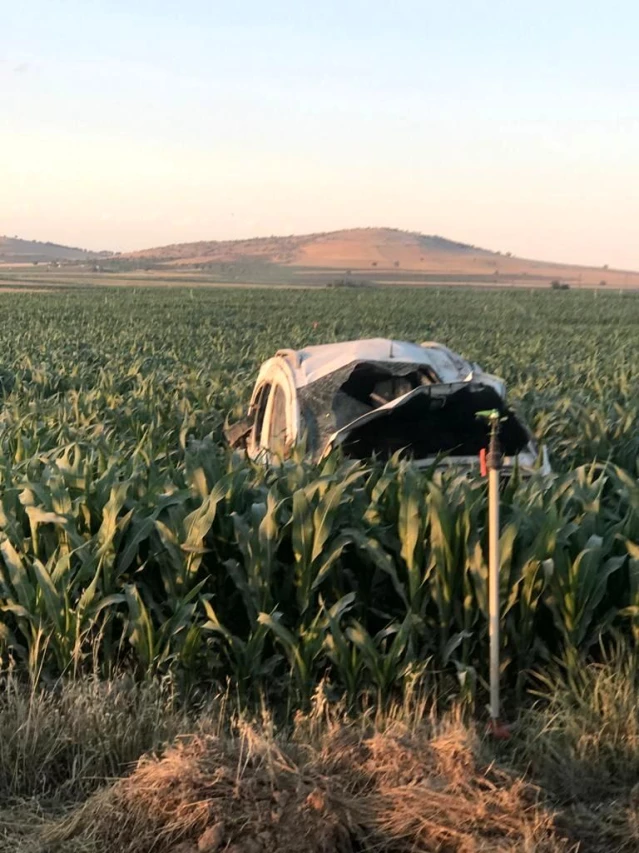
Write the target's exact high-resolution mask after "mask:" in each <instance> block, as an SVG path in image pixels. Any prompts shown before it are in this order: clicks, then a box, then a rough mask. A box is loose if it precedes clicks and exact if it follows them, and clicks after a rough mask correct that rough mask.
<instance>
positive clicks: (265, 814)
mask: <svg viewBox="0 0 639 853" xmlns="http://www.w3.org/2000/svg"><path fill="white" fill-rule="evenodd" d="M480 754H481V749H480V745H479V743H478V741H477V739H476V737H475V736H474V734H473V733H472V731H471V730H469V729H468V728H466V727H464V726H463V725H462V724H461V723H458V722H457V723H452V724H450V725H448V726H443V727H440V728H439V729H438V730H432V729H431V728H427V727H424V729H423V730H418V731H415V732H410V731H408V730H407V729H401V727H399V726H395V727H394V728H393V729H390V730H388V731H386V732H368V733H367V732H365V731H362V730H358V729H356V728H355V727H350V726H348V725H346V724H342V725H333V726H330V727H329V729H328V731H327V733H326V734H325V736H324V740H323V742H322V743H317V744H315V745H309V744H308V743H307V744H305V745H304V746H303V747H302V746H299V745H295V744H292V743H290V742H289V743H279V742H277V741H276V739H275V738H273V737H272V736H271V735H270V734H265V733H263V732H261V731H258V730H257V729H255V728H254V727H251V726H247V725H243V726H242V727H241V730H240V732H239V734H238V736H237V737H235V738H232V739H231V738H227V739H221V738H215V737H199V738H193V739H191V740H189V741H183V742H180V743H178V744H177V745H176V746H174V747H172V748H171V749H170V750H168V751H167V752H166V754H165V755H164V757H163V758H160V759H154V758H145V759H143V760H142V761H140V762H139V764H138V766H137V769H136V770H135V771H134V772H133V774H132V775H131V776H130V777H128V778H127V779H122V780H119V781H117V782H116V783H115V784H113V785H112V786H111V787H110V788H107V789H105V790H103V791H102V792H99V793H98V794H96V795H94V796H93V797H92V798H91V799H90V800H89V801H88V802H87V803H86V804H85V805H84V806H82V807H81V808H80V809H79V810H77V811H76V812H74V813H72V814H71V815H70V816H69V817H68V818H67V819H66V820H64V821H62V822H60V823H58V824H56V825H55V826H54V827H53V828H51V829H49V830H48V831H47V832H46V833H45V836H44V849H46V850H47V851H52V850H62V849H63V850H65V851H66V850H69V849H74V845H76V844H79V846H80V847H81V849H83V850H100V851H101V853H111V851H113V853H115V851H117V853H133V851H135V853H147V851H148V853H151V851H153V853H178V851H179V853H195V851H198V853H215V851H218V850H220V851H229V853H231V851H232V853H276V851H277V853H338V851H344V853H351V851H353V850H372V849H375V850H376V851H389V853H390V851H392V853H408V851H411V853H412V851H442V853H444V851H445V853H479V851H491V853H494V851H504V853H506V851H509V852H510V851H512V853H515V851H517V853H520V851H529V852H530V853H532V851H537V853H559V851H567V850H569V846H568V845H567V843H566V842H565V841H563V840H562V839H561V838H560V837H559V836H558V834H557V833H556V831H555V828H554V820H553V815H552V814H549V813H548V812H547V811H545V810H544V809H543V807H542V806H541V805H540V803H539V798H538V794H537V790H536V789H535V788H533V787H532V786H530V785H528V784H527V783H525V782H523V781H522V780H520V779H518V778H516V777H514V776H512V775H511V774H509V773H507V772H505V771H503V770H500V769H498V768H497V767H495V766H494V765H490V764H488V765H486V764H485V763H484V762H482V760H481V757H480Z"/></svg>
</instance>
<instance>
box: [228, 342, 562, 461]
mask: <svg viewBox="0 0 639 853" xmlns="http://www.w3.org/2000/svg"><path fill="white" fill-rule="evenodd" d="M488 408H491V409H493V408H498V409H499V410H500V411H501V412H502V416H503V419H504V422H503V424H502V429H501V432H502V446H503V450H504V467H505V468H506V469H512V468H514V467H515V466H517V467H518V468H519V469H520V470H521V471H522V472H523V473H526V472H531V471H532V470H535V469H539V468H540V469H541V470H542V472H545V473H549V472H550V465H549V462H548V458H547V454H546V452H545V449H544V450H542V451H541V452H540V450H539V448H538V447H537V444H536V442H535V440H534V438H533V436H532V434H531V433H530V431H529V430H528V428H527V427H526V426H525V425H524V424H522V423H521V421H520V420H519V419H518V418H517V417H516V416H515V415H514V413H513V412H512V411H511V410H510V409H509V408H508V407H507V406H506V387H505V384H504V382H503V380H502V379H500V378H498V377H496V376H493V375H491V374H488V373H485V372H484V371H483V370H482V369H481V368H480V367H479V366H478V365H477V364H471V363H470V362H468V361H466V360H465V359H464V358H462V357H461V356H460V355H458V354H457V353H454V352H452V351H451V350H450V349H448V347H446V346H444V345H442V344H438V343H434V342H426V343H423V344H414V343H407V342H405V341H394V340H388V339H385V338H373V339H368V340H358V341H346V342H344V343H331V344H324V345H319V346H309V347H306V348H305V349H302V350H280V351H279V352H277V353H276V355H275V356H274V357H273V358H270V359H269V360H268V361H266V362H264V364H263V365H262V367H261V369H260V371H259V374H258V377H257V381H256V383H255V388H254V391H253V394H252V397H251V403H250V406H249V411H248V417H247V419H246V420H245V421H243V422H242V423H241V424H239V425H237V426H236V427H232V428H230V429H229V430H228V433H227V435H228V437H229V440H230V442H231V444H234V445H235V446H240V445H241V446H243V447H245V449H246V452H247V454H248V455H249V456H250V457H251V458H254V459H256V458H264V459H266V460H268V461H276V460H277V459H279V458H282V456H285V455H286V453H287V452H288V450H289V449H290V448H291V447H292V446H293V445H295V444H296V443H297V442H299V441H300V440H301V439H302V437H305V440H306V442H307V449H308V452H309V455H310V456H312V457H313V458H315V459H319V458H321V457H322V456H324V455H325V454H326V453H329V452H330V450H331V449H332V448H334V447H338V446H341V447H342V449H343V450H344V452H345V453H346V455H349V456H354V457H355V458H368V457H369V456H373V455H381V456H389V455H391V454H392V453H395V452H397V451H402V450H403V451H404V452H406V453H407V454H408V455H410V456H412V457H413V458H414V460H415V462H416V463H417V464H419V465H420V466H432V465H434V464H437V465H438V466H442V467H445V466H461V467H464V468H469V467H475V466H477V465H479V453H480V451H481V449H482V448H485V447H486V446H487V437H488V426H487V424H486V422H485V421H483V420H482V419H481V418H479V417H477V411H479V410H484V409H488Z"/></svg>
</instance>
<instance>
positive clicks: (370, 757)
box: [0, 283, 639, 853]
mask: <svg viewBox="0 0 639 853" xmlns="http://www.w3.org/2000/svg"><path fill="white" fill-rule="evenodd" d="M0 305H1V307H2V312H3V323H2V326H1V327H0V397H1V410H0V662H1V667H2V671H1V678H2V694H1V697H0V733H2V737H0V794H1V795H2V799H3V804H6V805H3V806H0V850H3V849H7V850H9V849H11V850H13V851H22V850H24V851H25V853H26V851H27V850H29V851H32V850H34V849H39V850H47V851H49V850H54V849H60V850H65V851H67V850H83V851H93V852H94V853H97V851H101V853H105V851H108V853H111V851H115V850H118V851H123V850H129V849H130V850H136V851H151V850H154V851H157V850H160V851H162V853H165V851H166V853H168V851H173V850H177V849H180V850H182V849H183V848H182V847H180V848H177V847H175V844H177V843H178V842H181V841H182V840H183V839H189V840H196V839H197V838H198V837H200V838H204V837H205V835H206V833H207V832H208V833H209V835H208V836H207V837H209V838H210V837H213V836H214V835H215V833H216V832H217V835H218V836H220V838H221V839H222V841H220V843H224V844H226V843H231V841H233V842H235V841H236V840H237V839H238V838H239V839H246V838H249V837H250V838H253V839H255V838H258V828H259V827H263V826H264V825H266V826H267V827H270V829H269V830H268V831H269V832H270V833H271V835H270V836H269V835H268V833H267V836H264V833H263V832H262V830H261V829H260V832H262V834H261V835H259V838H260V839H261V840H260V841H259V844H258V846H257V847H256V846H255V843H254V844H253V846H252V847H251V846H250V845H249V841H246V845H247V846H246V847H243V846H242V844H240V848H239V849H242V850H244V849H246V850H249V849H250V850H258V849H259V850H260V851H268V853H270V851H271V850H275V849H278V850H286V851H288V850H293V849H294V850H298V849H304V850H308V851H318V853H319V851H320V850H329V849H330V850H332V849H337V847H338V846H339V844H338V839H342V840H341V841H340V844H342V843H344V844H345V843H346V842H345V841H344V839H345V838H346V839H348V838H349V837H350V835H349V833H355V836H357V833H359V834H360V835H361V839H360V840H359V841H358V842H357V844H356V849H369V847H368V846H367V845H370V848H371V849H372V848H374V849H379V850H387V851H393V853H400V852H401V853H404V851H406V850H409V849H410V850H415V849H417V850H432V849H442V845H444V847H445V849H450V850H456V851H458V850H468V849H475V848H473V847H472V845H473V844H476V845H478V846H477V847H476V849H478V850H482V849H483V850H489V849H494V848H492V847H491V846H490V845H491V844H493V843H496V842H495V839H496V838H497V837H499V839H500V844H501V845H502V846H501V847H500V849H503V850H507V851H513V853H514V851H516V850H517V851H520V850H523V849H526V850H530V851H533V850H538V851H541V850H544V851H548V853H558V851H562V853H564V851H565V853H567V851H574V850H575V849H576V848H575V842H576V841H577V840H578V841H581V842H582V843H583V846H582V847H581V848H580V849H581V850H584V851H585V850H602V851H604V850H606V851H607V850H615V851H617V850H628V851H630V850H634V849H636V845H637V844H638V843H639V838H638V832H637V829H636V827H637V825H639V824H638V811H639V809H638V807H637V803H636V792H635V789H634V788H633V785H634V784H635V781H636V774H637V772H638V768H639V748H638V746H637V744H639V738H638V737H637V731H638V730H639V714H638V713H637V704H638V703H637V696H638V695H639V690H638V686H637V666H636V660H637V658H636V651H637V647H636V644H637V640H638V639H639V482H638V474H639V468H638V460H639V431H638V430H637V422H638V419H639V390H638V388H637V383H636V364H637V362H638V359H639V296H636V295H634V294H631V293H624V294H623V295H620V294H619V293H602V292H597V291H595V292H589V293H576V292H572V291H569V292H563V291H558V292H555V291H550V290H545V291H528V290H526V291H519V292H515V291H488V292H486V291H484V292H481V291H477V290H471V289H465V288H464V289H461V288H450V289H446V288H441V289H437V288H429V289H419V290H415V289H403V288H399V289H393V290H391V289H370V290H369V289H366V290H364V289H362V290H357V289H348V288H347V289H343V290H339V291H338V290H328V289H316V290H301V289H299V290H298V289H288V290H283V289H274V288H269V289H265V288H261V289H247V288H236V289H223V288H216V289H207V288H200V289H196V288H192V289H191V288H181V289H170V288H169V287H166V288H161V289H160V288H138V289H133V288H118V289H109V288H104V289H103V288H100V289H92V290H88V289H83V288H82V286H81V285H80V284H79V283H77V284H75V285H74V286H73V287H72V288H70V289H68V290H65V289H57V290H56V289H51V290H49V291H48V292H46V293H37V292H30V293H26V292H23V293H11V292H5V293H3V294H1V295H0ZM369 336H390V337H395V338H399V339H408V340H415V341H422V340H428V339H431V340H433V339H434V340H438V341H442V342H444V343H446V344H448V345H450V346H451V347H452V348H454V349H456V350H458V351H460V352H461V353H463V354H464V355H465V356H466V357H467V358H468V359H470V360H472V361H477V362H479V363H480V364H481V365H482V366H483V367H484V368H485V369H487V370H491V371H494V372H496V373H498V374H500V375H502V376H504V378H505V379H506V381H507V383H508V387H509V392H510V399H511V402H512V404H513V405H514V406H515V407H516V408H517V409H518V410H519V411H520V412H521V413H522V415H523V416H524V417H525V418H526V419H527V420H528V421H529V423H530V424H531V426H532V428H533V430H534V431H535V433H536V435H537V437H538V438H539V439H540V440H541V441H542V442H544V443H546V444H547V446H548V448H549V451H550V454H551V461H552V464H553V466H554V469H555V472H556V473H555V475H554V476H553V477H552V478H549V479H543V478H541V477H540V476H533V477H532V479H530V480H529V481H527V482H517V481H516V480H513V481H512V482H511V483H510V484H509V485H508V486H507V487H506V489H505V491H504V493H503V523H504V524H503V534H502V546H503V554H504V566H503V574H502V602H503V613H502V616H503V624H504V637H503V649H502V654H503V661H504V685H505V688H506V696H505V698H506V703H505V704H506V713H507V714H508V715H509V716H511V717H513V718H515V717H516V719H517V720H518V729H517V730H516V733H515V737H514V740H513V742H512V744H511V745H510V746H509V747H506V748H505V749H506V751H505V752H504V751H503V750H502V751H500V750H499V749H497V750H496V751H495V750H494V749H493V748H492V747H491V748H489V749H488V751H486V750H487V748H486V746H484V745H482V743H481V741H480V739H479V737H478V730H477V729H475V728H473V726H472V724H470V726H469V727H465V726H464V725H462V724H461V723H460V722H459V721H457V722H453V723H451V722H450V721H449V722H448V723H446V724H444V725H440V724H439V723H437V722H435V723H433V724H432V725H431V724H430V723H429V724H427V725H425V724H424V723H423V719H424V715H426V716H427V717H428V715H429V714H431V715H433V714H434V715H435V717H431V719H435V718H436V713H435V710H434V708H435V707H438V708H439V709H440V710H441V709H442V708H444V709H445V708H446V707H448V706H449V703H454V704H455V706H456V707H457V706H459V707H461V708H462V709H466V711H468V712H473V713H474V714H476V715H477V716H478V717H479V718H480V719H481V717H482V715H483V703H484V701H485V698H486V689H485V687H486V685H485V677H486V667H485V661H486V652H487V612H486V611H487V595H486V592H487V591H486V584H487V566H486V485H485V481H483V480H482V479H481V478H480V477H478V476H474V477H470V478H465V477H456V476H454V475H447V476H445V477H442V476H440V475H434V476H433V475H430V474H426V473H418V472H416V471H415V470H413V469H412V467H411V466H410V464H407V463H402V462H391V463H389V464H387V465H385V466H384V465H381V464H372V463H371V464H363V465H362V464H353V463H349V462H347V461H344V460H342V459H340V458H339V457H337V456H336V457H332V458H330V459H329V460H327V461H326V462H325V463H323V464H322V465H321V466H312V465H309V464H308V463H306V462H305V461H304V459H303V456H302V454H301V453H298V454H296V455H295V456H294V457H293V459H291V460H289V461H287V462H286V463H285V464H284V465H282V466H280V467H278V468H274V469H271V470H267V469H264V468H262V467H260V466H257V465H254V464H251V463H249V462H247V461H246V460H244V459H242V458H240V457H238V456H235V455H232V454H230V453H229V452H228V450H227V449H226V448H225V447H224V443H223V440H222V426H223V423H224V419H225V417H226V416H227V414H228V413H229V412H232V413H235V414H238V413H239V411H240V409H241V406H242V405H243V404H244V403H245V402H246V401H247V399H248V396H249V394H250V391H251V388H252V384H253V381H254V379H255V376H256V371H257V368H258V366H259V364H260V363H261V362H262V361H263V360H264V359H265V358H267V357H269V356H270V355H272V354H273V352H274V351H275V350H277V349H278V348H280V347H284V346H290V347H300V346H303V345H305V344H312V343H322V342H326V341H331V340H347V339H351V338H356V337H369ZM531 691H535V695H539V694H540V693H541V695H543V696H544V700H543V704H542V705H539V704H537V705H535V704H533V700H534V695H533V692H531ZM216 697H217V698H216ZM260 707H262V708H267V709H268V710H263V711H262V713H261V717H262V721H261V723H260V726H259V727H257V728H251V727H250V726H248V724H247V723H246V722H245V720H244V722H239V723H238V720H237V717H236V716H234V714H235V713H236V712H237V710H238V709H240V710H242V709H244V710H245V711H246V713H249V714H250V713H251V709H253V711H254V710H255V709H256V708H260ZM522 708H523V710H522ZM225 709H226V710H225ZM229 709H231V710H230V711H229ZM247 709H248V710H247ZM345 714H346V715H347V716H346V717H344V715H345ZM293 717H294V719H295V724H294V727H293V729H292V741H290V742H289V741H288V740H287V737H286V735H285V734H284V733H282V734H281V735H280V733H278V734H277V735H275V734H274V724H275V722H276V723H277V726H282V725H284V724H285V723H286V722H287V721H289V722H290V721H291V720H292V719H293ZM353 720H355V722H353ZM222 731H225V732H227V734H228V732H229V731H232V732H233V734H234V736H235V737H234V738H233V739H231V740H225V738H224V737H223V738H222V739H221V740H218V739H217V735H218V734H219V733H220V732H222ZM286 731H289V730H288V729H286ZM373 731H377V732H378V733H379V734H372V732H373ZM602 731H603V732H604V734H605V736H604V737H600V735H601V732H602ZM185 732H192V733H193V732H194V733H196V734H197V736H198V738H199V739H198V740H196V741H195V742H194V744H193V745H192V746H191V747H188V748H187V749H186V751H180V750H178V751H174V752H171V753H169V754H168V755H167V757H166V759H165V760H164V761H163V762H160V763H159V764H158V765H157V772H156V770H155V769H154V767H155V765H154V764H153V762H151V763H149V762H146V763H143V764H142V766H141V768H140V770H139V771H138V772H137V773H136V774H134V775H133V776H132V777H131V782H130V784H129V783H127V782H123V783H116V785H115V787H114V788H113V789H109V788H107V789H106V790H105V791H98V793H97V794H95V795H94V796H93V797H92V798H90V799H89V800H88V803H87V805H83V803H84V801H85V799H86V798H87V796H89V795H90V794H91V792H92V791H94V790H95V789H96V787H99V786H100V785H101V784H102V782H103V780H104V779H105V778H107V777H108V778H111V777H115V776H118V775H122V774H126V773H128V772H129V770H130V764H131V762H133V761H135V760H136V759H137V758H138V757H139V756H140V755H141V754H142V753H144V752H145V751H146V750H149V749H152V750H161V749H162V748H163V746H164V745H165V744H166V743H167V742H171V741H172V740H173V738H175V736H176V735H179V734H184V733H185ZM212 733H214V734H215V735H216V737H212ZM238 733H239V737H238ZM207 738H208V739H207ZM300 742H301V743H303V745H304V746H303V748H302V751H301V752H300V749H299V746H297V745H296V744H299V743H300ZM355 745H358V746H357V748H356V747H355ZM495 761H498V762H501V764H503V763H504V762H505V763H506V764H507V766H508V767H509V768H510V769H509V770H508V771H507V772H506V771H503V770H502V769H500V765H499V764H497V765H495V763H494V762H495ZM522 773H527V774H529V775H530V776H531V777H532V779H533V780H534V781H535V782H536V783H537V784H540V785H541V786H542V787H543V792H544V793H543V798H547V799H548V802H549V803H550V805H548V807H547V804H546V800H545V799H543V800H542V801H540V800H539V798H538V794H537V793H535V791H533V790H532V789H530V790H529V789H528V788H527V787H526V786H525V785H524V783H522V782H521V779H520V776H521V774H522ZM225 774H226V775H225ZM406 774H408V775H406ZM213 778H215V779H216V780H218V781H219V780H221V781H220V785H222V788H219V787H216V788H215V790H213V789H212V788H211V787H210V784H209V781H207V780H210V779H213ZM228 778H231V779H235V783H234V785H235V787H230V786H227V787H228V790H227V787H224V786H225V785H226V784H227V783H226V781H225V780H227V779H228ZM175 779H179V780H180V786H179V791H177V789H176V788H175V786H174V781H172V780H175ZM431 779H432V785H433V786H434V787H432V788H431V787H430V785H431V782H430V780H431ZM417 780H421V781H420V782H419V783H418V784H417ZM216 784H217V782H216ZM207 785H208V786H209V787H207ZM229 785H230V783H229ZM256 785H258V786H259V785H262V786H263V787H262V788H259V791H258V792H257V793H256V790H257V788H255V786H256ZM202 786H204V787H202ZM251 786H253V787H251ZM317 786H319V788H318V787H317ZM407 786H408V787H407ZM222 789H223V790H222ZM280 790H281V791H282V793H280ZM212 791H213V793H211V792H212ZM260 791H267V792H268V796H266V795H264V796H266V799H265V800H264V801H263V806H262V805H260V804H261V803H262V800H261V799H260V797H262V796H263V794H262V793H260ZM318 791H319V793H318ZM433 791H435V792H436V795H435V794H433ZM408 794H410V796H408ZM221 796H223V797H226V798H227V799H219V800H218V799H216V798H217V797H221ZM282 797H284V798H288V799H285V800H282V799H281V798H282ZM291 797H292V799H291ZM284 801H285V802H288V803H289V807H288V808H289V810H290V809H294V811H290V817H289V822H290V826H291V827H292V830H295V831H293V832H292V835H291V837H290V838H289V841H285V838H284V835H282V833H284V832H285V827H286V825H287V824H286V823H284V824H282V823H277V825H276V819H277V821H280V819H281V817H278V815H279V814H280V812H279V811H278V809H279V808H280V806H279V805H278V804H279V803H280V802H284ZM336 803H337V804H340V807H341V805H342V804H345V805H344V808H345V809H346V811H340V810H339V809H337V810H336V806H335V804H336ZM74 804H81V805H80V807H79V811H78V812H74V813H73V814H72V815H71V817H70V819H69V820H68V821H64V820H63V821H62V823H59V822H57V816H58V815H60V814H64V813H66V812H67V810H68V809H69V807H70V806H71V805H74ZM531 804H532V805H531ZM262 807H263V812H260V809H261V808H262ZM348 809H351V811H350V812H349V811H348ZM557 809H560V818H559V820H556V812H557ZM216 810H217V811H216ZM219 814H223V816H224V818H225V819H226V818H228V819H229V821H230V822H228V821H227V823H226V825H223V823H222V822H220V821H219V820H218V817H219ZM216 815H217V816H218V817H216ZM264 815H268V817H265V816H264ZM313 815H316V817H315V818H313ZM51 816H53V817H54V818H56V820H54V822H53V825H51V823H50V818H51ZM313 820H316V821H317V828H315V829H314V828H313V827H314V826H315V824H314V823H313ZM216 821H217V822H216ZM309 822H310V823H309ZM354 822H357V826H358V829H357V832H356V831H355V829H354V828H353V827H354V825H355V824H354ZM40 827H43V829H44V832H45V837H46V838H47V839H48V840H46V841H45V842H44V846H39V847H34V846H33V844H34V837H33V832H34V830H37V831H39V828H40ZM301 828H304V829H303V833H305V834H304V839H305V840H304V843H305V844H307V846H306V847H303V848H301V847H300V844H301V837H302V829H301ZM47 833H48V834H47ZM296 833H300V834H299V837H298V835H297V834H296ZM323 833H329V834H328V836H325V835H323ZM331 833H333V834H332V835H331ZM340 833H341V834H340ZM265 837H266V838H267V840H264V838H265ZM269 838H270V841H269V840H268V839H269ZM327 839H328V840H327ZM242 843H244V842H242ZM287 844H288V846H287ZM482 844H484V845H487V846H483V847H482V846H481V845H482ZM3 845H4V846H3ZM56 845H57V846H56ZM322 845H328V846H322ZM331 845H333V846H331ZM437 845H439V846H437ZM469 845H471V846H469ZM187 849H188V850H189V851H191V850H195V849H196V848H195V846H193V847H188V846H187V847H185V848H184V850H187ZM202 849H209V848H205V847H203V848H202ZM210 849H213V847H211V848H210ZM220 849H223V848H220ZM343 849H350V848H348V847H344V848H343Z"/></svg>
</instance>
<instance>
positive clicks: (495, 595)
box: [477, 409, 507, 737]
mask: <svg viewBox="0 0 639 853" xmlns="http://www.w3.org/2000/svg"><path fill="white" fill-rule="evenodd" d="M477 416H478V417H481V418H483V419H484V420H486V421H488V424H489V426H490V439H489V445H488V453H487V454H486V456H485V469H486V473H487V474H488V638H489V643H490V729H491V731H492V733H493V734H494V735H495V736H496V737H506V736H507V730H506V729H505V728H504V727H502V726H500V725H499V716H500V710H501V709H500V695H499V570H500V562H501V560H500V554H499V533H500V522H499V480H500V476H501V474H500V472H501V468H502V461H503V460H502V452H501V446H500V443H499V428H500V424H501V420H502V418H501V415H500V413H499V412H498V411H497V410H496V409H493V410H491V411H487V412H478V415H477ZM483 463H484V460H483V459H482V469H483V468H484V464H483Z"/></svg>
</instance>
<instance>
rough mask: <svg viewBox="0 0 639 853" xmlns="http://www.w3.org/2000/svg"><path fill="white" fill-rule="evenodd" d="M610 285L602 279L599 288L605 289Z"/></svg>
mask: <svg viewBox="0 0 639 853" xmlns="http://www.w3.org/2000/svg"><path fill="white" fill-rule="evenodd" d="M607 284H608V282H607V281H606V279H605V278H602V279H601V281H600V282H599V287H605V286H606V285H607Z"/></svg>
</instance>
